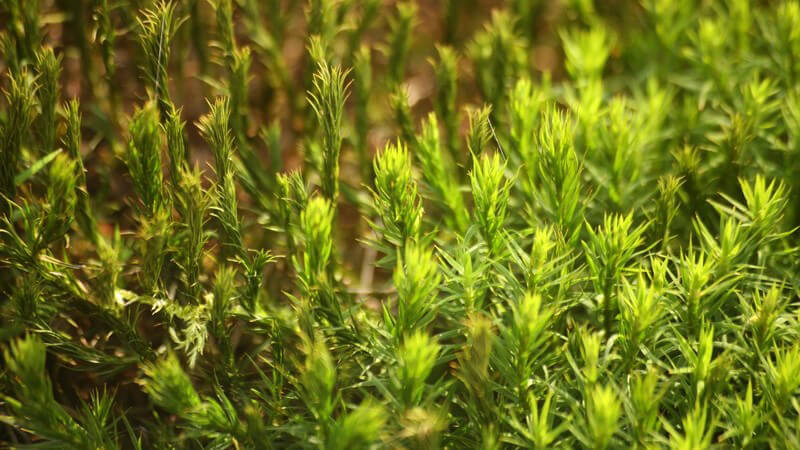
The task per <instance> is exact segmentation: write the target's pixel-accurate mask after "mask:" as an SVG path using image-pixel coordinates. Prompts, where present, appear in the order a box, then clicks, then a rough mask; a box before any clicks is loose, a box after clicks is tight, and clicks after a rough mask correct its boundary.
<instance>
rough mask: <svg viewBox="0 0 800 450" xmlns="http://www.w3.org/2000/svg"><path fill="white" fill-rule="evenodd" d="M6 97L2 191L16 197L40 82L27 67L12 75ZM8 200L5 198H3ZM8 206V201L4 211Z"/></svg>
mask: <svg viewBox="0 0 800 450" xmlns="http://www.w3.org/2000/svg"><path fill="white" fill-rule="evenodd" d="M8 81H9V83H8V87H7V88H6V89H5V90H4V91H3V93H4V94H5V97H6V103H7V105H8V106H7V108H6V113H5V115H4V117H3V121H2V127H1V128H0V149H2V152H1V153H0V192H1V193H2V194H3V195H5V196H6V197H8V198H14V192H15V191H16V183H15V181H14V178H15V177H16V176H17V172H18V170H19V164H20V159H21V158H22V145H23V142H24V141H25V139H27V137H28V133H29V132H30V128H31V124H32V123H33V121H34V119H35V117H36V91H37V89H38V86H37V84H36V82H35V80H34V78H33V76H32V75H30V74H29V73H28V72H27V71H25V70H23V71H21V72H20V73H18V74H14V73H12V74H10V75H9V80H8ZM3 203H5V202H3ZM4 210H5V205H3V207H2V208H0V211H4Z"/></svg>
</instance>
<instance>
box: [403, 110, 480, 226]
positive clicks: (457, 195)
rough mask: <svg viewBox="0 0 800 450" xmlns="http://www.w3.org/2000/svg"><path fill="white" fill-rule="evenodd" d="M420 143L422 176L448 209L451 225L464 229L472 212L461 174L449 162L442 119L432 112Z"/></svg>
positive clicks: (445, 208) (433, 195) (438, 201)
mask: <svg viewBox="0 0 800 450" xmlns="http://www.w3.org/2000/svg"><path fill="white" fill-rule="evenodd" d="M417 142H418V143H419V146H418V148H417V151H416V152H414V156H416V159H417V161H419V164H420V165H421V166H422V177H423V179H424V181H425V184H426V186H427V188H428V190H429V191H430V198H432V199H433V200H434V201H435V202H436V203H437V204H438V205H439V207H441V208H442V209H444V210H445V211H446V212H447V215H446V216H445V220H446V221H447V223H448V225H449V227H448V228H450V229H452V230H455V231H456V232H459V233H464V232H466V230H467V226H468V224H469V215H468V214H469V213H468V212H467V208H466V206H465V205H464V197H463V196H462V194H461V189H460V186H459V185H458V177H457V175H456V173H455V170H453V167H452V164H447V163H448V162H450V161H448V160H447V159H445V157H446V155H445V153H444V152H443V150H442V141H441V138H440V137H439V123H438V121H437V119H436V115H435V114H433V113H431V114H429V115H428V117H427V118H426V119H425V120H424V121H423V122H422V133H421V135H420V136H419V138H418V139H417Z"/></svg>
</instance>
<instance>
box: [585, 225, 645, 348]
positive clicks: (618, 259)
mask: <svg viewBox="0 0 800 450" xmlns="http://www.w3.org/2000/svg"><path fill="white" fill-rule="evenodd" d="M647 225H648V224H647V223H643V224H640V225H638V226H636V227H634V225H633V215H632V214H628V215H627V216H620V215H609V216H606V217H605V218H604V220H603V226H602V227H599V228H598V229H597V230H594V229H592V228H591V227H589V228H588V232H589V240H588V241H584V242H583V247H584V249H585V252H586V262H587V263H588V264H589V269H590V271H591V274H592V282H593V283H594V286H595V288H596V289H597V291H598V292H600V293H602V294H603V299H602V301H603V326H604V327H605V329H606V332H607V333H609V334H610V333H611V331H612V327H613V323H614V315H615V312H616V308H617V305H616V298H617V292H616V291H617V287H618V286H619V283H620V282H621V276H622V274H623V273H624V272H625V271H628V270H630V267H629V266H628V263H629V262H630V261H631V259H633V258H634V257H635V256H636V255H637V254H638V253H639V252H641V248H640V247H641V245H642V243H643V238H642V235H643V234H644V232H645V230H646V229H647Z"/></svg>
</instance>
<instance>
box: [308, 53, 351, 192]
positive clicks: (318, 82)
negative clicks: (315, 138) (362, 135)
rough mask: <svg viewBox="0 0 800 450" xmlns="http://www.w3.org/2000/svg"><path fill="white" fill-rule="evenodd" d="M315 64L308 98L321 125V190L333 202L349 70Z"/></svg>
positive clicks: (336, 185)
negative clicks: (315, 67) (315, 68)
mask: <svg viewBox="0 0 800 450" xmlns="http://www.w3.org/2000/svg"><path fill="white" fill-rule="evenodd" d="M317 64H318V66H317V71H316V72H315V73H314V80H313V89H312V91H311V92H309V93H308V102H309V104H310V105H311V108H312V109H313V110H314V113H315V114H316V116H317V122H318V123H319V126H320V128H321V129H322V168H321V169H322V173H321V174H320V176H321V178H322V192H323V194H324V195H325V196H326V197H327V198H328V199H329V200H331V201H332V202H334V203H335V202H336V201H337V199H338V197H339V155H340V154H341V151H342V134H341V130H342V119H343V116H344V103H345V101H346V100H347V97H348V95H349V94H348V92H349V88H350V82H348V81H347V74H348V73H349V70H344V69H342V68H341V67H340V66H330V65H329V64H328V63H327V62H325V61H318V62H317Z"/></svg>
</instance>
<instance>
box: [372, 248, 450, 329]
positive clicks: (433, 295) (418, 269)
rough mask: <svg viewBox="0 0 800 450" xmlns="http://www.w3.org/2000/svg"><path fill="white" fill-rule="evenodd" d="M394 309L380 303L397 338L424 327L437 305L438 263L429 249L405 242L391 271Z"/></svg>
mask: <svg viewBox="0 0 800 450" xmlns="http://www.w3.org/2000/svg"><path fill="white" fill-rule="evenodd" d="M393 279H394V284H395V286H396V287H397V312H396V313H395V314H392V313H391V312H390V310H389V309H388V308H389V306H388V305H386V306H385V307H384V318H385V320H386V323H387V326H388V328H389V330H390V331H391V333H392V335H393V336H394V338H395V339H396V340H397V341H398V342H401V341H402V339H403V338H404V337H405V336H406V334H408V333H411V332H412V331H413V330H419V329H425V328H426V327H427V326H428V325H430V323H431V322H432V321H433V320H434V318H435V317H436V312H437V309H438V303H439V301H438V299H437V296H438V290H439V280H440V279H441V277H440V275H439V266H438V263H437V261H436V259H435V257H434V256H433V252H432V251H431V250H430V249H427V248H424V247H422V246H420V245H417V244H413V245H408V246H406V248H405V251H404V252H403V253H402V255H401V257H399V258H398V260H397V268H396V269H395V271H394V277H393Z"/></svg>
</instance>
